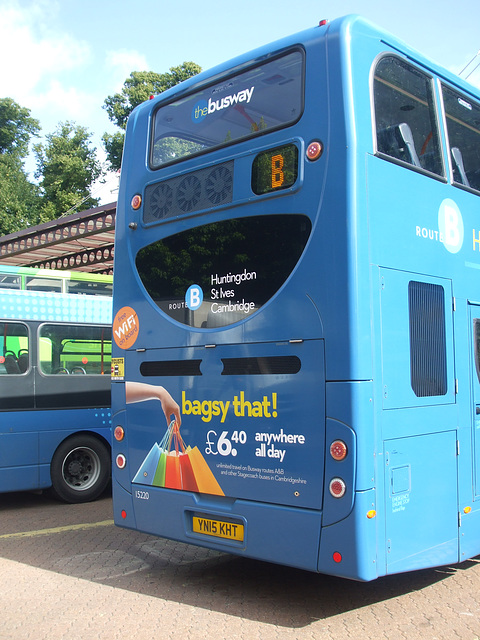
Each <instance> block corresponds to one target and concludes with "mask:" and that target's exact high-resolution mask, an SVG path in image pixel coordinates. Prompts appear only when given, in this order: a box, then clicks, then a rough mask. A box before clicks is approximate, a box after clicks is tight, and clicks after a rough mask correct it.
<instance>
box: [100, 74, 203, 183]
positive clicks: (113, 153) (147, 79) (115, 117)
mask: <svg viewBox="0 0 480 640" xmlns="http://www.w3.org/2000/svg"><path fill="white" fill-rule="evenodd" d="M201 70H202V68H201V67H199V66H198V64H195V62H184V63H183V64H181V65H179V66H178V67H170V70H169V71H168V72H166V73H155V72H154V71H133V72H132V73H131V74H130V76H129V77H128V78H127V79H126V80H125V82H124V83H123V88H122V91H121V93H116V94H114V95H113V96H108V97H107V98H106V99H105V102H104V104H103V108H104V109H105V110H106V112H107V113H108V117H109V119H110V121H111V122H113V123H114V124H115V125H116V126H117V127H120V129H122V131H121V132H117V133H114V134H113V135H112V134H109V133H105V134H104V135H103V138H102V140H103V143H104V146H105V150H106V152H107V156H108V161H109V163H110V166H111V168H112V169H114V170H118V169H120V165H121V160H122V151H123V141H124V136H125V134H124V133H123V131H125V129H126V128H127V120H128V117H129V115H130V114H131V113H132V111H133V110H134V109H135V107H137V106H138V105H139V104H141V103H142V102H145V101H146V100H148V99H149V97H150V96H151V95H157V94H159V93H163V92H164V91H166V90H167V89H170V88H171V87H174V86H175V85H177V84H178V83H179V82H182V81H183V80H186V79H187V78H191V77H192V76H195V75H197V74H198V73H200V71H201Z"/></svg>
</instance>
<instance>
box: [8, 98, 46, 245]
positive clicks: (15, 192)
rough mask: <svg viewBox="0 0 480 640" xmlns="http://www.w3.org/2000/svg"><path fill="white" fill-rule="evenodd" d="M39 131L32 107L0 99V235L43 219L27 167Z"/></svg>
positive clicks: (36, 189) (36, 190)
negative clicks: (26, 162) (32, 141)
mask: <svg viewBox="0 0 480 640" xmlns="http://www.w3.org/2000/svg"><path fill="white" fill-rule="evenodd" d="M39 131H40V125H39V123H38V120H35V119H34V118H32V117H31V116H30V110H29V109H26V108H24V107H21V106H20V105H19V104H17V103H16V102H15V101H14V100H12V99H11V98H2V99H0V235H5V234H8V233H12V232H13V231H18V230H20V229H24V228H25V227H27V226H29V225H32V224H38V222H40V221H41V216H40V208H39V194H38V188H37V187H36V185H34V184H32V183H31V182H30V181H29V179H28V176H27V174H26V172H25V169H24V161H25V158H26V156H27V154H28V146H29V143H30V140H31V138H32V137H36V136H37V135H38V133H39Z"/></svg>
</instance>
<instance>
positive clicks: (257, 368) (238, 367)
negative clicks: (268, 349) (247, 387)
mask: <svg viewBox="0 0 480 640" xmlns="http://www.w3.org/2000/svg"><path fill="white" fill-rule="evenodd" d="M222 362H223V371H222V376H269V375H282V374H290V375H292V374H295V373H298V372H299V371H300V369H301V366H302V363H301V360H300V358H297V356H267V357H260V358H222Z"/></svg>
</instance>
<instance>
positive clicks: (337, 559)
mask: <svg viewBox="0 0 480 640" xmlns="http://www.w3.org/2000/svg"><path fill="white" fill-rule="evenodd" d="M333 561H334V562H336V563H337V564H338V563H339V562H341V561H342V554H341V553H339V552H338V551H335V553H334V554H333Z"/></svg>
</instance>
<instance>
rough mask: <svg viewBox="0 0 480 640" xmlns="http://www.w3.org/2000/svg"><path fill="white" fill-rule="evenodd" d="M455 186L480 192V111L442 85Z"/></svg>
mask: <svg viewBox="0 0 480 640" xmlns="http://www.w3.org/2000/svg"><path fill="white" fill-rule="evenodd" d="M442 95H443V104H444V107H445V117H446V122H447V132H448V141H449V144H450V155H451V162H452V173H453V182H454V183H456V184H460V185H463V186H464V187H469V188H471V189H476V190H477V191H480V107H479V106H478V105H477V104H475V103H474V102H473V101H472V100H471V99H470V98H469V97H468V96H466V95H462V94H460V93H458V92H457V91H454V90H453V89H450V87H447V86H445V85H442Z"/></svg>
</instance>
